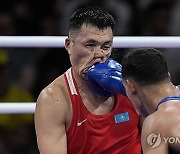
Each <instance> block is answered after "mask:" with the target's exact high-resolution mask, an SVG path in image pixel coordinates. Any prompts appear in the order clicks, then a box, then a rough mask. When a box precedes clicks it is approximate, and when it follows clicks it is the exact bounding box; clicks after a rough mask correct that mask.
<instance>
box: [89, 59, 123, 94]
mask: <svg viewBox="0 0 180 154" xmlns="http://www.w3.org/2000/svg"><path fill="white" fill-rule="evenodd" d="M121 70H122V66H121V65H120V64H119V63H118V62H116V61H114V60H113V59H111V58H109V59H108V60H106V62H104V63H98V64H95V65H94V66H92V67H91V68H90V69H89V70H88V72H87V79H88V80H89V82H90V84H91V87H92V89H93V90H94V91H95V92H96V93H97V94H98V95H101V96H109V97H110V96H112V95H114V94H115V93H120V94H123V95H126V93H125V90H124V86H123V84H122V74H121Z"/></svg>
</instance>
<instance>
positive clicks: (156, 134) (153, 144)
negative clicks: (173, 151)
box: [141, 116, 168, 154]
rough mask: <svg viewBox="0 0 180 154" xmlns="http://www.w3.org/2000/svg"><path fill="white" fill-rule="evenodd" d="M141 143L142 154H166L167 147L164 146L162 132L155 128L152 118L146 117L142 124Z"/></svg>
mask: <svg viewBox="0 0 180 154" xmlns="http://www.w3.org/2000/svg"><path fill="white" fill-rule="evenodd" d="M156 121H157V120H156ZM157 123H158V122H157ZM141 143H142V149H143V154H156V153H157V154H168V145H167V144H165V142H164V140H163V134H162V131H161V129H159V128H158V127H157V125H156V122H154V118H153V117H152V116H149V117H147V118H146V119H145V120H144V122H143V126H142V133H141Z"/></svg>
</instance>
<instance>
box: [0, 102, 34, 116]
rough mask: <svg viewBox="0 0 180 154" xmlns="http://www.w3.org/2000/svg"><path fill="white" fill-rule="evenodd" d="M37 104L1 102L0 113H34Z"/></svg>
mask: <svg viewBox="0 0 180 154" xmlns="http://www.w3.org/2000/svg"><path fill="white" fill-rule="evenodd" d="M35 106H36V103H34V102H26V103H25V102H24V103H23V102H22V103H18V102H16V103H9V102H0V114H28V113H31V114H32V113H34V111H35Z"/></svg>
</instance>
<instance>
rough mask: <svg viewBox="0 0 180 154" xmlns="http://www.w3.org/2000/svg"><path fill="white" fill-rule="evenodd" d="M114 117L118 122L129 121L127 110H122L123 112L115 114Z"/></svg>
mask: <svg viewBox="0 0 180 154" xmlns="http://www.w3.org/2000/svg"><path fill="white" fill-rule="evenodd" d="M114 119H115V122H116V123H117V124H118V123H121V122H125V121H129V120H130V119H129V114H128V112H124V113H120V114H116V115H115V116H114Z"/></svg>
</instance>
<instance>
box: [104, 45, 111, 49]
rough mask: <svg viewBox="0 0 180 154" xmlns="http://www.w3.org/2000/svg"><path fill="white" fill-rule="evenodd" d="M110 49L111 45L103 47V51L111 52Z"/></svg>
mask: <svg viewBox="0 0 180 154" xmlns="http://www.w3.org/2000/svg"><path fill="white" fill-rule="evenodd" d="M110 48H111V46H109V45H106V46H103V50H109V49H110Z"/></svg>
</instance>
